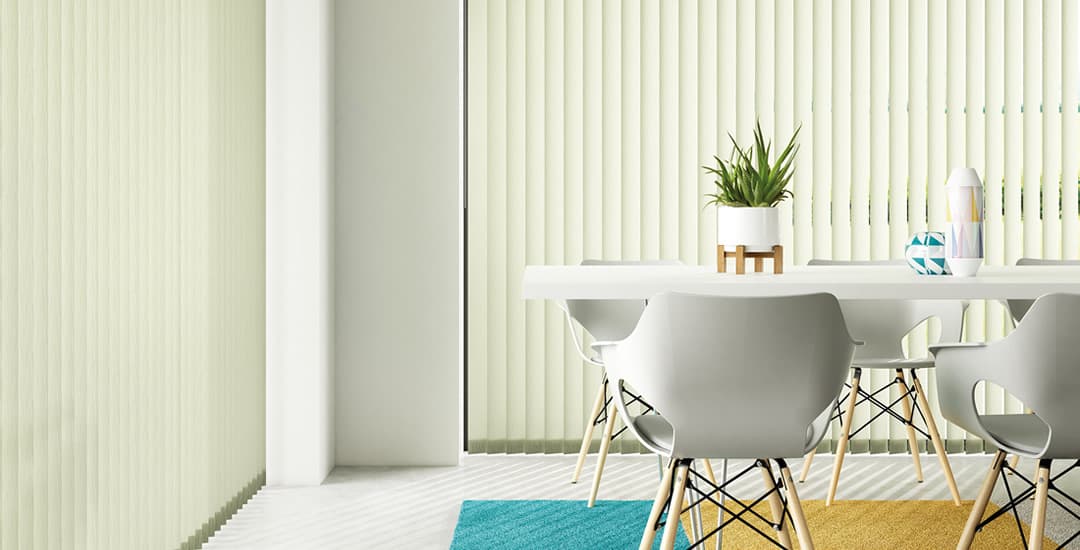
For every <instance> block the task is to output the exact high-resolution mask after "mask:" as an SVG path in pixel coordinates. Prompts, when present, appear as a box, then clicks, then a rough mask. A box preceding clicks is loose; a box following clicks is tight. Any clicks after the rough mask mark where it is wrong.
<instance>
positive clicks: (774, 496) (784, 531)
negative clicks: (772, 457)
mask: <svg viewBox="0 0 1080 550" xmlns="http://www.w3.org/2000/svg"><path fill="white" fill-rule="evenodd" d="M759 469H760V470H761V478H762V481H764V482H765V490H766V491H771V493H770V494H769V499H768V500H769V508H770V509H771V510H772V518H773V521H775V522H776V523H779V524H780V530H779V531H778V532H777V533H776V537H777V538H778V539H779V541H780V545H781V546H783V547H784V548H787V549H789V550H790V549H791V548H792V546H791V533H790V532H788V528H787V523H785V522H784V502H783V501H782V500H781V499H780V490H779V488H778V487H777V486H776V478H774V477H773V473H772V468H770V467H769V460H768V459H762V460H761V465H760V466H759Z"/></svg>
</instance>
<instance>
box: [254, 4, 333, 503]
mask: <svg viewBox="0 0 1080 550" xmlns="http://www.w3.org/2000/svg"><path fill="white" fill-rule="evenodd" d="M332 18H333V0H267V2H266V267H267V274H266V409H267V410H266V454H267V456H266V478H267V483H268V484H270V485H317V484H319V483H321V482H322V480H323V479H325V477H326V475H327V474H328V473H329V472H330V470H331V469H332V468H333V466H334V418H333V399H332V397H333V391H332V382H333V356H334V348H333V301H332V294H331V292H332V289H333V233H332V230H331V228H332V223H333V207H332V199H333V184H332V182H333V111H332V109H333V96H332V93H333V71H332V68H333V30H334V26H333V19H332Z"/></svg>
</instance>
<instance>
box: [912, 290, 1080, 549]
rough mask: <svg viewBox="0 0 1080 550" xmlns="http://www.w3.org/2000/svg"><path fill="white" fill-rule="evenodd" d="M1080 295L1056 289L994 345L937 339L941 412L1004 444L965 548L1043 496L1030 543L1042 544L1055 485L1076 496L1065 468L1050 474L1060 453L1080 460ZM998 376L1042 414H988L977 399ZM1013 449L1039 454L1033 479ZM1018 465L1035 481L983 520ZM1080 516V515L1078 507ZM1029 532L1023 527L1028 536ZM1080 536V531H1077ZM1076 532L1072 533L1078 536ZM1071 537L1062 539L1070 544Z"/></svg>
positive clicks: (973, 514)
mask: <svg viewBox="0 0 1080 550" xmlns="http://www.w3.org/2000/svg"><path fill="white" fill-rule="evenodd" d="M1078 334H1080V295H1076V294H1050V295H1046V296H1043V297H1041V298H1039V299H1038V300H1036V301H1035V303H1034V305H1032V306H1031V309H1030V310H1029V311H1027V312H1026V315H1024V317H1023V321H1021V322H1020V323H1019V325H1017V327H1016V330H1014V331H1013V332H1012V333H1011V334H1009V335H1008V336H1007V337H1005V338H1004V339H1002V340H998V341H996V342H991V343H986V344H941V345H937V346H931V348H930V350H931V352H932V353H933V354H934V355H935V356H936V358H937V364H938V395H939V397H940V400H941V413H942V414H943V415H944V416H945V418H947V419H948V420H949V421H950V422H953V423H954V424H956V425H958V426H960V427H961V428H963V429H965V430H967V431H969V432H971V433H973V434H975V435H977V436H978V437H981V438H983V439H984V440H986V441H988V442H990V443H992V444H994V445H995V446H997V448H998V452H997V454H996V455H995V456H994V460H993V463H992V464H991V467H990V472H989V473H988V474H987V476H986V480H985V481H984V483H983V486H982V489H981V491H980V492H979V496H978V498H976V500H975V506H974V508H973V509H972V511H971V515H970V516H969V517H968V521H967V525H966V526H965V527H964V531H963V533H962V535H961V537H960V542H959V544H957V549H958V550H966V549H967V548H969V547H970V546H971V542H972V540H973V539H974V537H975V533H976V531H977V530H979V529H980V528H981V527H982V526H983V525H985V524H986V523H989V522H990V521H993V520H994V519H996V518H997V517H999V516H1001V515H1003V514H1005V513H1008V512H1010V511H1011V512H1012V513H1013V514H1014V516H1017V517H1016V519H1017V523H1018V524H1019V516H1018V515H1017V513H1016V505H1017V503H1019V502H1022V501H1024V500H1026V499H1027V498H1029V497H1030V496H1031V495H1035V504H1034V510H1033V512H1032V519H1031V535H1030V540H1029V541H1028V546H1027V547H1028V548H1029V549H1040V548H1042V542H1043V531H1044V527H1045V521H1046V507H1047V501H1048V500H1051V501H1053V502H1055V503H1058V504H1061V502H1060V501H1059V500H1057V499H1056V498H1055V497H1054V496H1052V495H1050V494H1049V492H1050V491H1051V490H1053V491H1055V492H1056V493H1058V494H1059V495H1061V496H1063V497H1064V498H1066V499H1067V500H1069V501H1071V502H1072V503H1074V504H1075V503H1076V502H1077V501H1076V500H1074V499H1073V498H1072V497H1070V496H1068V495H1066V494H1064V493H1062V492H1061V490H1060V489H1059V488H1058V487H1057V486H1056V485H1055V481H1056V480H1057V479H1059V478H1060V477H1061V476H1062V475H1064V473H1065V472H1068V471H1070V470H1072V469H1073V468H1075V467H1076V466H1077V465H1078V464H1080V461H1078V462H1075V463H1073V464H1072V465H1071V466H1070V467H1069V468H1068V469H1067V470H1065V472H1059V473H1057V474H1056V475H1054V476H1052V477H1051V475H1050V465H1051V463H1052V462H1053V461H1054V460H1059V459H1069V460H1077V459H1080V431H1078V430H1077V429H1076V419H1077V418H1080V400H1077V398H1076V395H1077V393H1078V392H1080V338H1077V335H1078ZM983 382H992V383H994V384H997V385H998V386H1001V387H1002V388H1004V389H1005V391H1006V392H1008V393H1010V394H1012V395H1013V396H1015V397H1017V398H1019V399H1020V400H1021V401H1023V402H1024V403H1025V404H1026V405H1028V406H1029V407H1031V408H1032V409H1033V410H1034V411H1036V412H1035V414H984V413H982V412H980V411H979V408H978V406H977V405H976V404H975V391H976V390H977V387H978V386H979V385H980V383H983ZM1006 453H1010V454H1017V455H1020V456H1024V457H1027V458H1033V459H1037V460H1038V461H1039V469H1038V472H1037V474H1036V479H1035V480H1034V481H1033V482H1032V481H1031V480H1028V479H1027V478H1026V477H1024V476H1023V475H1021V474H1020V473H1019V472H1018V471H1016V470H1015V469H1012V468H1011V467H1010V466H1008V465H1007V464H1006V463H1005V456H1006ZM1003 468H1004V469H1009V470H1012V474H1013V477H1014V478H1020V479H1022V480H1024V481H1025V482H1027V484H1028V487H1027V488H1026V489H1025V490H1024V491H1021V492H1019V493H1018V494H1016V495H1012V490H1011V488H1010V489H1009V493H1010V496H1011V497H1014V498H1012V500H1011V502H1010V503H1009V504H1007V505H1005V506H1003V507H1002V508H1001V509H1000V510H998V511H997V512H995V513H994V514H993V515H991V517H990V518H988V519H987V520H986V521H982V516H983V513H984V512H985V511H986V505H987V502H988V501H989V499H990V494H991V492H992V491H993V489H994V485H996V483H997V479H998V477H999V476H1000V477H1002V479H1003V480H1004V482H1005V484H1006V486H1007V487H1008V484H1009V481H1008V479H1007V478H1005V477H1004V476H1001V475H1000V474H1001V473H1002V470H1003ZM1074 516H1075V514H1074ZM1022 536H1023V533H1022V532H1021V537H1022ZM1076 536H1080V533H1077V534H1076V535H1073V537H1074V538H1075V537H1076ZM1071 540H1072V539H1069V541H1071ZM1069 541H1066V542H1065V543H1063V544H1062V546H1064V545H1065V544H1067V543H1068V542H1069Z"/></svg>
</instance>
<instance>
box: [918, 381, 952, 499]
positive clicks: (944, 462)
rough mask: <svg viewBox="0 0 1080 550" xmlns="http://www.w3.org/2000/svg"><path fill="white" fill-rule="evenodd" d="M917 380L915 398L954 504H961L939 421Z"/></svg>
mask: <svg viewBox="0 0 1080 550" xmlns="http://www.w3.org/2000/svg"><path fill="white" fill-rule="evenodd" d="M912 378H914V379H915V380H914V381H915V398H916V399H918V401H919V406H920V407H922V410H923V413H924V415H925V416H926V429H927V431H929V432H930V441H932V442H933V443H934V452H935V453H937V457H938V462H940V463H941V469H942V470H943V471H944V472H945V482H946V483H948V484H949V492H950V493H952V499H953V504H955V505H957V506H960V490H959V489H957V488H956V479H955V478H954V477H953V473H952V466H950V465H949V456H948V455H947V454H946V453H945V444H944V443H942V442H941V435H940V434H939V433H938V429H937V422H934V413H933V412H932V411H931V409H930V403H929V402H928V401H927V400H926V392H925V391H923V387H922V382H920V381H919V379H918V378H915V377H914V376H912Z"/></svg>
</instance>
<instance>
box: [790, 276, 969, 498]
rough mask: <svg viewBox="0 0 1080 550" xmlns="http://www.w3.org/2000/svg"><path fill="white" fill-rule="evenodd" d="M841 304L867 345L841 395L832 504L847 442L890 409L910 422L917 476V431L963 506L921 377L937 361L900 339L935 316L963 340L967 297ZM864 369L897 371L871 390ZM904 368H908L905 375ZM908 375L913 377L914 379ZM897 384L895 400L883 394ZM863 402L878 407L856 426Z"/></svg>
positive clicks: (919, 476)
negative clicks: (909, 349)
mask: <svg viewBox="0 0 1080 550" xmlns="http://www.w3.org/2000/svg"><path fill="white" fill-rule="evenodd" d="M899 264H902V260H901V261H899V262H895V261H885V262H877V261H862V262H847V261H834V260H811V262H810V264H809V265H899ZM840 307H841V309H842V310H843V312H844V319H845V320H846V322H847V326H848V329H849V330H850V331H851V334H852V335H854V337H855V338H857V339H859V340H862V341H863V342H865V345H863V346H860V347H859V348H858V350H856V352H855V359H854V360H853V361H852V378H851V383H850V384H849V385H848V386H849V388H850V389H849V391H848V394H847V395H846V396H843V397H841V398H839V399H837V407H836V408H837V414H836V415H835V417H837V418H840V419H841V423H840V429H841V436H840V442H839V445H838V447H837V450H836V457H835V459H834V462H833V473H832V479H831V481H830V483H829V491H828V495H827V497H826V499H825V503H826V504H827V505H830V504H832V502H833V501H834V500H835V498H836V490H837V487H838V485H839V482H840V472H841V470H842V468H843V465H844V455H845V454H846V453H847V447H848V442H849V441H850V439H851V437H852V436H853V435H855V434H857V433H858V432H859V431H861V430H863V429H865V428H866V427H867V426H869V425H870V422H872V421H873V420H874V419H876V418H878V417H879V416H881V415H883V414H888V415H889V416H891V417H893V418H895V419H896V420H898V421H900V423H902V424H904V426H905V427H906V428H907V434H908V445H909V446H910V449H911V459H912V462H913V464H914V466H915V478H916V480H917V481H919V482H922V480H923V472H922V464H921V461H920V459H919V446H918V440H917V434H920V435H922V436H923V437H925V438H927V439H929V440H930V441H931V443H932V444H933V445H934V450H935V452H936V454H937V457H938V461H939V462H940V463H941V468H942V470H944V473H945V481H946V483H947V484H948V486H949V491H950V492H951V493H952V498H953V502H954V503H955V504H956V505H957V506H959V505H960V492H959V490H958V489H957V486H956V481H955V479H954V478H953V473H952V467H951V466H950V465H949V459H948V456H947V455H946V453H945V445H944V444H943V443H942V441H941V436H940V434H939V432H938V429H937V425H936V423H935V422H934V417H933V415H932V414H931V412H930V410H931V409H930V405H929V401H928V400H927V397H926V392H925V391H924V390H923V386H922V382H920V381H919V378H918V374H917V369H924V368H931V367H933V366H934V358H933V357H906V356H905V355H904V351H903V348H902V345H901V342H902V340H903V338H904V336H906V335H907V334H908V333H910V332H911V331H912V330H913V329H915V328H916V327H918V326H919V325H921V324H923V323H924V322H925V321H926V320H928V319H930V318H933V317H936V318H938V319H939V320H940V321H941V334H940V338H939V341H946V342H954V341H958V340H960V332H961V327H962V324H963V316H964V303H963V302H960V301H951V300H842V301H841V302H840ZM863 369H888V370H892V371H894V372H895V373H896V375H895V376H894V377H893V379H892V381H891V382H889V383H888V384H887V385H885V386H883V387H881V388H871V389H869V390H867V389H866V388H865V387H864V385H863V384H861V381H862V371H863ZM905 371H907V376H906V377H905ZM908 378H910V384H909V382H908ZM893 386H897V387H898V388H899V397H898V398H897V399H895V400H892V401H890V398H889V397H887V395H888V394H886V397H884V398H882V397H881V395H882V394H883V393H885V392H889V391H891V390H890V389H889V388H891V387H893ZM845 401H846V405H845V406H844V407H841V405H840V403H843V402H845ZM913 401H914V402H915V403H916V404H915V405H913V403H912V402H913ZM863 403H866V404H868V405H870V406H871V407H872V408H873V409H874V410H876V411H878V412H877V414H876V415H874V416H872V417H871V420H870V422H867V423H865V424H863V425H862V426H859V427H858V428H854V429H853V428H852V426H851V424H852V420H853V417H854V414H855V408H856V407H857V406H858V405H861V404H863ZM897 405H901V406H902V408H903V412H902V413H901V412H899V411H895V410H893V409H894V407H896V406H897ZM916 413H918V415H919V416H921V417H922V420H923V423H924V424H925V425H926V430H923V429H921V428H920V427H919V426H917V425H916V423H915V415H916ZM813 459H814V451H811V452H810V453H809V454H808V455H807V456H806V460H805V461H804V463H803V470H802V474H801V475H800V476H799V481H805V479H806V476H807V473H808V472H809V471H810V464H811V462H812V461H813Z"/></svg>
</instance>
